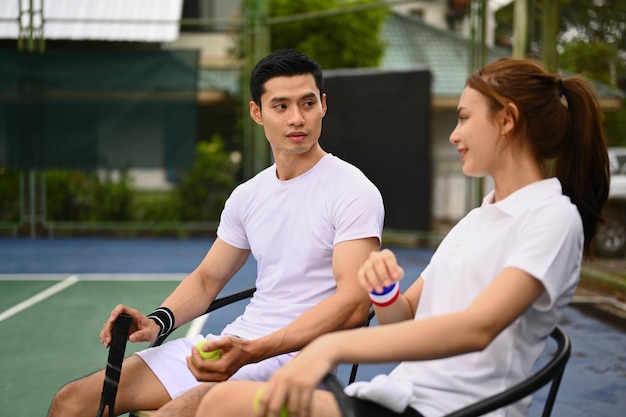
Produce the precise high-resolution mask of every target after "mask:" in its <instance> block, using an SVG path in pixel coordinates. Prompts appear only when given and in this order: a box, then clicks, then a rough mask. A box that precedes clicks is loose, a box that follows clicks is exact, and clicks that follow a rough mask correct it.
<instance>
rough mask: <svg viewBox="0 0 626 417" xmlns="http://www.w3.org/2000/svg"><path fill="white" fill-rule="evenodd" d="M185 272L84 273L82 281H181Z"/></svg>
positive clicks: (34, 277)
mask: <svg viewBox="0 0 626 417" xmlns="http://www.w3.org/2000/svg"><path fill="white" fill-rule="evenodd" d="M186 275H187V274H185V273H118V272H116V273H110V274H109V273H84V274H80V280H81V281H146V282H149V281H153V282H159V281H181V280H182V279H183V278H184V277H185V276H186ZM65 276H67V275H66V274H36V273H33V274H0V281H58V280H61V279H63V278H62V277H65Z"/></svg>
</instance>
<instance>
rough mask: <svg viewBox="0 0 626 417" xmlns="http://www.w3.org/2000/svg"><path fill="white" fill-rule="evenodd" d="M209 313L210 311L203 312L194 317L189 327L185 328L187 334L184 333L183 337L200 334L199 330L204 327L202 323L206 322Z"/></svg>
mask: <svg viewBox="0 0 626 417" xmlns="http://www.w3.org/2000/svg"><path fill="white" fill-rule="evenodd" d="M209 314H211V313H208V314H205V315H203V316H200V317H198V318H196V319H194V320H193V321H192V322H191V325H190V326H189V329H187V334H186V335H185V337H192V336H195V335H198V334H200V332H202V328H203V327H204V323H206V321H207V319H208V318H209Z"/></svg>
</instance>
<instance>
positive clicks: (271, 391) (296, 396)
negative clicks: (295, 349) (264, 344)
mask: <svg viewBox="0 0 626 417" xmlns="http://www.w3.org/2000/svg"><path fill="white" fill-rule="evenodd" d="M332 346H333V345H332V336H331V335H330V334H329V335H325V336H321V337H320V338H318V339H316V340H314V341H313V342H311V343H310V344H309V345H307V347H305V348H304V349H303V350H302V351H301V352H300V353H299V354H298V355H297V356H296V357H295V358H293V359H292V360H291V361H289V362H288V363H287V364H285V365H284V366H283V367H281V368H280V369H279V370H277V371H276V372H275V373H274V375H273V376H272V378H271V379H270V380H269V382H268V383H267V385H266V386H265V388H264V389H263V394H262V395H261V397H260V400H259V408H258V410H257V413H256V415H257V416H259V417H278V416H279V415H280V410H281V408H282V407H283V405H286V407H287V410H288V412H289V416H290V417H308V416H310V415H311V404H312V399H313V392H314V391H315V390H316V389H317V388H318V386H319V385H320V383H321V382H322V379H323V378H324V377H325V376H326V374H328V373H329V372H330V371H331V370H332V369H333V368H334V367H335V366H336V363H335V361H334V359H333V357H334V349H333V347H332Z"/></svg>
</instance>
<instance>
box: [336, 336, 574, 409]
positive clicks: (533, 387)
mask: <svg viewBox="0 0 626 417" xmlns="http://www.w3.org/2000/svg"><path fill="white" fill-rule="evenodd" d="M550 337H551V338H552V339H554V341H555V342H556V344H557V347H556V351H555V352H554V354H553V355H552V357H551V358H550V360H549V361H548V362H547V363H546V364H545V365H543V366H542V367H541V368H539V369H538V370H537V371H536V372H535V373H533V375H531V376H530V377H529V378H527V379H526V380H524V381H522V382H520V383H518V384H516V385H514V386H512V387H510V388H509V389H507V390H505V391H503V392H500V393H498V394H495V395H492V396H490V397H487V398H484V399H482V400H480V401H478V402H476V403H473V404H470V405H468V406H466V407H463V408H462V409H460V410H456V411H454V412H452V413H449V414H446V416H445V417H476V416H482V415H484V414H486V413H488V412H490V411H493V410H497V409H498V408H501V407H504V406H507V405H510V404H513V403H515V402H517V401H519V400H521V399H523V398H525V397H527V396H529V395H531V394H532V393H534V392H536V391H538V390H539V389H541V388H542V387H544V386H545V385H547V384H549V383H551V386H550V391H549V393H548V397H547V398H546V401H545V403H544V407H543V413H542V417H548V416H550V414H551V413H552V408H553V407H554V402H555V400H556V395H557V393H558V390H559V387H560V385H561V379H562V378H563V373H564V372H565V366H566V365H567V361H568V360H569V358H570V355H571V351H572V345H571V341H570V338H569V336H568V335H567V333H565V331H564V330H563V329H562V328H561V327H559V326H557V327H555V329H554V330H553V331H552V333H551V334H550ZM324 384H325V385H326V387H327V388H328V389H329V390H330V391H331V392H332V393H333V394H334V395H335V398H336V399H337V402H338V403H339V408H340V410H341V411H342V416H344V417H356V414H355V412H354V410H352V409H351V408H350V403H349V402H348V401H346V398H345V394H344V393H343V389H342V388H341V386H340V385H339V382H338V381H337V379H336V378H335V377H334V376H332V375H327V376H326V378H325V379H324Z"/></svg>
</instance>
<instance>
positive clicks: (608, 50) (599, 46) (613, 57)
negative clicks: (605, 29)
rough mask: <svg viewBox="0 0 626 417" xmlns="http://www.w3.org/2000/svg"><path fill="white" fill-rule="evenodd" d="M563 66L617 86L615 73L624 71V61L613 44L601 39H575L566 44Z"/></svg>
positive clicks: (563, 53) (561, 57)
mask: <svg viewBox="0 0 626 417" xmlns="http://www.w3.org/2000/svg"><path fill="white" fill-rule="evenodd" d="M559 61H560V63H561V67H563V68H565V69H568V70H570V71H573V72H575V73H578V74H582V75H584V76H585V77H587V78H589V79H592V80H596V81H600V82H602V83H605V84H607V85H611V86H613V87H617V85H616V80H615V77H614V74H615V73H619V72H622V71H624V61H623V60H622V59H621V58H620V56H619V52H618V51H617V49H615V47H614V46H612V45H607V44H605V43H603V42H599V41H590V42H586V41H581V40H577V41H573V42H570V43H568V44H566V45H564V48H563V52H562V53H561V54H560V58H559Z"/></svg>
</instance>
